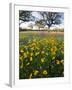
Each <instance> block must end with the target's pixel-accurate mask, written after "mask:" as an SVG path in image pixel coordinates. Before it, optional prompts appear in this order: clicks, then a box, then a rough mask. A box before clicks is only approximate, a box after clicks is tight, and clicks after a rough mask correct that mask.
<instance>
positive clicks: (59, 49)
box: [19, 31, 64, 79]
mask: <svg viewBox="0 0 72 90" xmlns="http://www.w3.org/2000/svg"><path fill="white" fill-rule="evenodd" d="M53 77H64V32H48V31H22V32H19V79H33V78H53Z"/></svg>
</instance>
